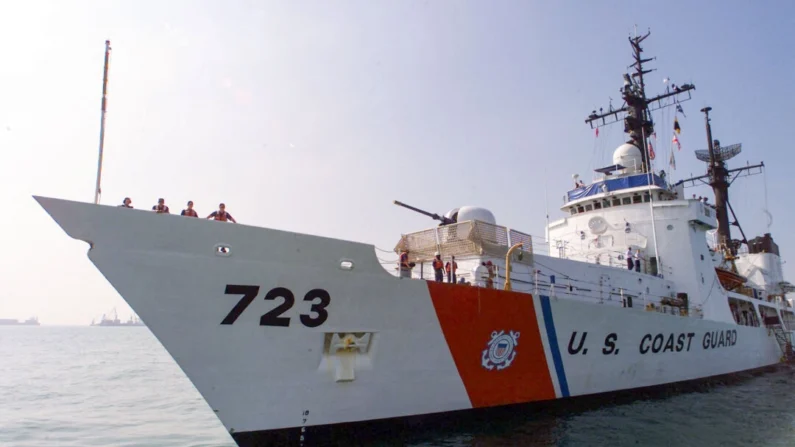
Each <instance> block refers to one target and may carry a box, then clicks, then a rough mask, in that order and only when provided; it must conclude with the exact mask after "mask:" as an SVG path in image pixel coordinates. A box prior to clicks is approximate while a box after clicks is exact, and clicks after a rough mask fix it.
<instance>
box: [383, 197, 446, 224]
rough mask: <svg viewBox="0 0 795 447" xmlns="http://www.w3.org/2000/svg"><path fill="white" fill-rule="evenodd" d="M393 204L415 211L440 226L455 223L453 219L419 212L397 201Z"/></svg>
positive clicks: (417, 209) (419, 210)
mask: <svg viewBox="0 0 795 447" xmlns="http://www.w3.org/2000/svg"><path fill="white" fill-rule="evenodd" d="M393 203H394V204H395V205H398V206H402V207H403V208H408V209H410V210H412V211H415V212H417V213H420V214H422V215H425V216H428V217H430V218H431V219H434V220H438V221H439V222H441V224H440V225H450V224H454V223H456V221H455V219H450V218H449V217H445V216H440V215H438V214H436V213H429V212H427V211H423V210H421V209H419V208H414V207H413V206H411V205H406V204H405V203H403V202H398V201H397V200H395V201H393Z"/></svg>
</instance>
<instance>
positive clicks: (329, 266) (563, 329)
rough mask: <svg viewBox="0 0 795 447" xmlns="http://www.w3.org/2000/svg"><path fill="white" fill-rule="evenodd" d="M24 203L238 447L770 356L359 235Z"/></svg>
mask: <svg viewBox="0 0 795 447" xmlns="http://www.w3.org/2000/svg"><path fill="white" fill-rule="evenodd" d="M36 199H37V200H38V201H39V203H40V204H41V205H42V206H43V207H44V208H45V209H46V210H47V212H48V213H49V214H50V215H51V216H52V217H53V218H54V220H55V221H56V222H57V223H58V224H59V225H60V226H61V227H62V228H63V229H64V230H65V231H66V232H67V233H68V234H69V235H70V236H71V237H73V238H76V239H80V240H84V241H87V242H89V244H90V245H91V249H90V250H89V252H88V256H89V258H90V259H91V261H92V262H93V263H94V265H95V266H96V267H97V269H99V271H100V272H101V273H102V274H103V275H104V276H105V277H106V278H107V280H108V281H109V282H110V283H111V284H112V286H113V287H114V288H115V289H116V290H117V291H118V292H119V293H120V294H121V296H122V297H123V298H124V299H125V300H126V301H127V303H128V304H129V305H130V306H131V307H132V308H133V310H134V311H135V312H136V313H137V314H138V315H139V316H140V317H141V319H142V320H143V321H144V322H145V323H146V326H147V327H148V328H149V329H150V330H151V331H152V332H153V333H154V335H155V336H156V337H157V338H158V339H159V340H160V342H161V343H162V344H163V346H164V347H165V348H166V349H167V350H168V352H169V353H170V354H171V355H172V356H173V358H174V359H175V360H176V362H177V364H179V366H180V367H181V368H182V370H183V371H184V372H185V374H186V375H187V377H188V378H189V379H190V380H191V381H192V382H193V384H194V385H195V386H196V388H197V389H198V391H199V392H200V393H201V394H202V396H203V397H204V399H205V400H206V401H207V402H208V404H209V406H210V407H211V408H212V410H213V411H214V412H215V414H216V415H217V416H218V418H219V419H220V420H221V422H222V423H223V424H224V426H225V427H226V428H227V429H228V430H229V431H230V432H231V433H232V436H233V437H234V438H235V440H236V441H237V442H238V444H240V445H258V444H257V442H258V441H256V440H257V439H271V438H269V436H270V435H271V434H273V435H285V436H286V438H284V439H288V438H289V439H291V440H294V441H296V442H297V443H300V442H301V441H303V444H305V445H308V444H309V443H311V442H317V441H321V440H320V439H313V435H312V433H313V432H314V430H315V429H317V428H319V427H325V426H328V425H330V424H344V423H354V422H362V421H373V420H380V419H385V418H400V417H407V416H416V415H427V414H434V413H441V412H450V411H455V410H467V409H473V408H483V407H494V406H501V405H508V404H516V403H529V402H535V401H547V400H553V399H560V398H566V397H574V396H584V395H589V394H594V393H603V392H611V391H620V390H627V389H634V388H640V387H647V386H654V385H663V384H669V383H673V382H680V381H686V380H693V379H702V378H707V377H711V376H718V375H724V374H730V373H736V372H740V371H746V370H752V369H757V368H762V367H765V366H770V365H773V364H776V363H778V362H780V358H781V355H782V352H781V348H780V347H779V345H778V343H777V342H776V338H775V336H774V334H773V333H772V332H770V331H769V330H768V329H766V328H760V327H749V326H740V325H736V324H730V323H723V322H717V321H709V320H704V319H699V318H692V317H691V318H688V317H679V316H673V315H665V314H661V313H658V312H647V311H645V310H644V309H643V308H642V307H641V308H638V307H634V308H623V307H620V306H607V305H604V304H598V303H595V302H589V301H578V300H571V299H563V298H560V299H558V298H555V297H547V296H543V293H542V294H538V295H536V296H533V295H530V294H527V293H520V292H506V291H501V290H494V289H486V288H480V287H468V286H462V285H453V284H440V283H433V282H426V281H419V280H412V279H400V278H396V277H395V276H392V275H390V274H389V273H387V272H386V271H385V270H384V268H383V267H382V266H381V265H380V264H379V263H378V260H377V258H376V255H375V252H374V248H373V247H372V246H371V245H365V244H360V243H354V242H347V241H342V240H334V239H328V238H322V237H315V236H309V235H303V234H296V233H290V232H284V231H276V230H270V229H263V228H256V227H251V226H246V225H240V224H237V225H235V224H226V223H219V222H214V221H207V220H201V219H187V218H183V217H180V216H171V215H157V214H154V213H150V212H145V211H141V210H131V209H125V208H115V207H109V206H98V205H93V204H85V203H78V202H71V201H66V200H59V199H51V198H43V197H37V198H36ZM219 246H223V247H224V248H226V249H228V252H227V253H219V252H218V247H219ZM349 263H352V267H353V268H351V269H346V268H343V267H349V266H350V265H351V264H349ZM236 286H237V287H236ZM227 290H229V291H230V292H235V293H230V294H227V293H225V291H227ZM252 290H253V291H255V292H256V295H255V296H252V298H253V300H251V301H250V304H249V305H248V306H247V307H246V308H245V310H243V311H242V312H239V313H237V316H236V318H235V317H234V314H235V312H234V311H233V308H235V307H236V305H238V303H239V302H241V298H244V295H245V293H244V292H246V291H252ZM312 291H314V292H312ZM238 292H239V293H238ZM326 293H327V296H328V300H324V298H323V296H325V294H326ZM289 294H292V296H293V297H294V303H292V305H290V306H284V309H285V310H284V312H283V313H281V314H280V316H279V317H278V318H273V315H274V313H275V312H272V311H273V310H274V309H275V308H277V307H280V306H281V305H282V303H284V302H285V298H283V296H284V295H289ZM274 297H275V298H274ZM266 298H273V299H272V300H268V299H266ZM242 301H245V299H243V300H242ZM324 303H325V305H324ZM232 320H234V321H232ZM222 322H223V323H230V324H223V323H222ZM502 331H504V332H502ZM495 333H496V334H495ZM517 333H518V334H517ZM335 334H339V335H335ZM345 334H355V335H354V336H353V338H352V340H353V342H352V344H351V345H349V351H344V350H342V351H341V350H340V349H341V348H342V347H344V342H342V340H341V339H342V338H344V336H345ZM500 334H502V335H504V336H507V337H508V338H505V337H503V338H502V339H501V340H503V341H506V343H505V344H503V345H502V346H498V345H499V344H500V341H499V340H498V341H497V342H495V343H493V344H492V345H489V343H490V341H492V339H493V336H494V335H500ZM512 334H513V335H514V336H515V338H510V337H511V335H512ZM497 338H499V337H497ZM583 339H584V340H583ZM511 340H512V341H515V342H516V343H515V344H513V343H511V342H510V341H511ZM346 352H347V353H346ZM506 360H507V361H506ZM273 439H275V438H273ZM263 445H264V444H263Z"/></svg>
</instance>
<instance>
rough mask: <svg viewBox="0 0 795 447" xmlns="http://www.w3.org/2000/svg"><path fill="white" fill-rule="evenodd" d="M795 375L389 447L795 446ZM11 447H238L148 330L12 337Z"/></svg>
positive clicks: (7, 395)
mask: <svg viewBox="0 0 795 447" xmlns="http://www.w3.org/2000/svg"><path fill="white" fill-rule="evenodd" d="M793 377H795V369H793V368H791V367H787V366H784V367H782V368H780V369H779V370H778V371H775V372H772V373H768V374H764V375H760V376H756V377H752V378H750V379H747V380H745V381H743V382H741V383H739V384H731V385H718V386H714V387H711V388H709V389H708V390H706V391H701V392H690V393H683V394H677V395H672V396H669V397H665V398H655V399H638V400H635V401H630V402H629V403H622V404H612V405H604V406H602V407H598V408H595V409H589V410H587V411H577V412H571V413H560V412H556V413H555V414H543V413H534V414H531V415H528V414H519V415H516V416H515V417H511V418H507V419H506V418H500V417H498V418H497V419H495V420H492V421H484V422H483V423H482V424H479V425H476V426H471V425H469V426H462V427H456V428H446V429H444V430H436V431H426V432H419V433H412V435H411V437H410V438H400V437H398V438H393V439H389V440H385V441H384V442H383V445H413V446H513V445H516V446H611V447H615V446H625V445H626V446H657V445H659V446H668V445H670V446H691V445H692V446H750V445H753V446H795V393H793V383H795V382H794V381H793ZM0 446H3V447H6V446H8V447H33V446H36V447H48V446H57V447H72V446H75V447H76V446H81V447H85V446H122V447H126V446H141V447H155V446H158V447H160V446H163V447H169V446H175V447H176V446H179V447H235V443H234V441H233V440H232V438H231V436H230V435H229V434H228V433H227V432H226V430H225V429H224V427H223V425H222V424H221V423H220V421H219V420H218V419H217V418H216V417H215V414H214V413H213V411H212V410H211V409H210V407H209V406H208V405H207V404H206V403H205V402H204V400H203V399H202V398H201V396H200V395H199V392H198V391H197V390H196V389H195V388H194V387H193V385H192V384H191V383H190V381H189V380H188V379H187V377H186V376H185V374H184V373H183V372H182V370H180V369H179V367H178V366H177V364H176V363H175V362H174V360H173V359H172V358H171V357H170V356H169V355H168V353H167V352H166V350H165V349H164V348H163V346H162V345H160V343H159V342H158V341H157V340H156V339H155V337H154V336H153V335H152V333H151V332H150V331H149V329H147V328H146V327H48V326H40V327H10V326H9V327H0Z"/></svg>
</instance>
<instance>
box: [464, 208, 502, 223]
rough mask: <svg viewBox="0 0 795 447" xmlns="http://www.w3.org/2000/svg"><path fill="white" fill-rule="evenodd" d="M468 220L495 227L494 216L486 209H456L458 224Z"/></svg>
mask: <svg viewBox="0 0 795 447" xmlns="http://www.w3.org/2000/svg"><path fill="white" fill-rule="evenodd" d="M468 220H479V221H481V222H487V223H490V224H492V225H496V224H497V221H496V219H494V214H492V213H491V211H489V210H487V209H486V208H479V207H476V206H462V207H461V208H459V209H458V222H466V221H468Z"/></svg>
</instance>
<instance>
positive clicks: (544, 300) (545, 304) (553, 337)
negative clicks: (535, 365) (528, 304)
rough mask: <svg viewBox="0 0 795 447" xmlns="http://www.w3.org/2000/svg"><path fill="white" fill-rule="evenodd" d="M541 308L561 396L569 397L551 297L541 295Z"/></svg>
mask: <svg viewBox="0 0 795 447" xmlns="http://www.w3.org/2000/svg"><path fill="white" fill-rule="evenodd" d="M540 298H541V310H542V312H543V315H544V326H545V328H546V330H547V339H548V340H549V350H550V352H552V360H553V362H555V373H557V376H558V384H559V385H560V394H561V397H569V384H568V383H567V382H566V371H564V370H563V359H562V358H561V356H560V347H559V346H558V336H557V334H556V332H555V322H554V321H553V320H552V307H551V306H550V305H549V297H548V296H543V295H542V296H541V297H540Z"/></svg>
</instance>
